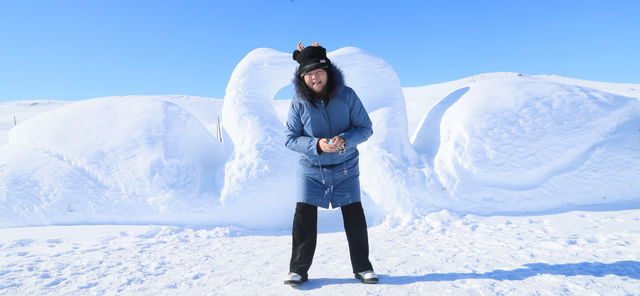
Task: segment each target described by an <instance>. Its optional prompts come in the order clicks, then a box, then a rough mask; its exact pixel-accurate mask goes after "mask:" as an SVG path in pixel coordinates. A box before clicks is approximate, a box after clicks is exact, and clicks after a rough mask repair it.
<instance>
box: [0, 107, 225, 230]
mask: <svg viewBox="0 0 640 296" xmlns="http://www.w3.org/2000/svg"><path fill="white" fill-rule="evenodd" d="M2 152H3V153H2V154H1V155H2V156H0V168H2V170H0V180H2V182H1V183H0V186H2V187H5V188H3V190H0V201H1V204H0V212H1V213H3V215H2V218H0V225H3V226H11V225H25V223H28V224H30V225H34V224H65V223H78V222H80V221H82V222H85V223H100V222H105V221H106V222H114V221H118V222H128V223H135V222H137V221H154V222H159V221H163V220H165V221H166V220H169V221H171V218H166V217H169V216H171V215H172V214H176V215H177V213H186V212H193V211H196V212H197V211H198V209H195V210H194V206H195V205H201V207H206V206H212V205H215V203H216V200H217V196H218V195H219V192H220V187H221V186H220V184H219V183H220V182H219V181H218V180H217V177H216V175H217V173H218V171H219V170H220V168H221V167H222V165H223V164H224V161H225V150H224V146H223V144H222V143H220V142H219V141H218V140H217V139H216V138H215V137H213V136H212V135H211V133H209V132H208V131H207V129H206V128H205V127H204V126H203V125H202V124H201V123H200V121H198V120H197V119H196V118H195V117H194V116H193V115H192V114H191V113H189V112H187V111H185V110H184V109H183V108H181V107H180V106H178V105H176V104H173V103H170V102H167V101H163V100H157V99H151V98H144V97H140V98H136V99H130V98H126V97H124V98H105V99H94V100H88V101H81V102H76V103H72V104H68V105H66V106H63V107H60V108H57V109H55V110H52V111H49V112H46V113H44V114H41V115H39V116H36V117H33V118H31V119H29V120H27V121H25V122H22V123H21V124H19V125H18V126H16V127H15V128H14V129H12V130H11V132H10V133H9V144H8V145H5V146H3V147H2ZM7 213H9V215H6V214H7ZM26 221H28V222H26Z"/></svg>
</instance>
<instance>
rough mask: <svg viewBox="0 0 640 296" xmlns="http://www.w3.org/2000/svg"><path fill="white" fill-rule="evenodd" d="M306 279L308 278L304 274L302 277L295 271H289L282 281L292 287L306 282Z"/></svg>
mask: <svg viewBox="0 0 640 296" xmlns="http://www.w3.org/2000/svg"><path fill="white" fill-rule="evenodd" d="M307 280H309V278H308V277H306V276H304V277H303V276H301V275H299V274H297V273H295V272H290V273H289V274H288V275H287V279H286V280H285V281H284V284H285V285H289V286H292V287H296V286H299V285H301V284H302V283H304V282H306V281H307Z"/></svg>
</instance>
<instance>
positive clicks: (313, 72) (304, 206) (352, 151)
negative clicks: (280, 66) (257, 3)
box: [285, 42, 378, 286]
mask: <svg viewBox="0 0 640 296" xmlns="http://www.w3.org/2000/svg"><path fill="white" fill-rule="evenodd" d="M293 59H294V60H296V61H297V62H298V63H299V66H298V68H297V70H296V75H295V78H294V85H295V90H296V94H295V96H294V98H293V99H292V100H291V107H290V109H289V116H288V118H287V131H286V138H287V139H286V144H285V145H286V146H287V147H288V148H289V149H291V150H293V151H296V152H299V153H300V160H299V165H298V182H297V194H298V203H297V204H296V212H295V215H294V218H293V231H292V234H293V245H292V252H291V262H290V265H289V274H288V276H287V279H286V280H285V284H288V285H293V286H296V285H299V284H302V283H304V282H306V281H307V280H308V274H307V271H308V270H309V267H311V262H312V260H313V254H314V252H315V248H316V237H317V223H318V207H323V208H328V207H329V205H331V206H332V207H333V208H336V207H340V209H341V210H342V218H343V222H344V228H345V232H346V234H347V240H348V242H349V255H350V256H351V266H352V268H353V273H354V275H355V277H356V278H357V279H360V280H362V282H363V283H377V282H378V277H377V275H376V274H375V273H374V272H373V268H372V266H371V262H370V261H369V242H368V236H367V222H366V220H365V216H364V211H363V210H362V204H361V203H360V182H359V179H358V177H359V175H360V173H359V168H358V149H356V146H357V145H358V144H360V143H362V142H364V141H366V140H367V139H368V138H369V137H370V136H371V134H372V133H373V130H372V129H371V120H370V119H369V115H368V114H367V111H366V110H365V109H364V107H363V106H362V102H360V99H359V98H358V96H357V95H356V93H355V92H354V91H353V90H352V89H351V88H349V87H348V86H346V85H344V79H343V77H342V73H341V72H340V70H339V69H338V68H337V67H335V66H333V65H332V64H331V61H330V60H329V59H328V58H327V54H326V50H325V49H324V48H323V47H321V46H319V45H318V43H317V42H314V43H313V45H312V46H310V47H306V48H304V47H303V46H302V44H301V43H298V50H296V51H294V52H293Z"/></svg>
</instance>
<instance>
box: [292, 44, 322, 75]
mask: <svg viewBox="0 0 640 296" xmlns="http://www.w3.org/2000/svg"><path fill="white" fill-rule="evenodd" d="M293 59H294V60H295V61H296V62H298V64H300V66H298V72H297V73H296V74H297V75H298V77H302V76H304V74H306V73H307V72H311V71H313V70H316V69H329V67H331V61H330V60H329V59H328V58H327V50H326V49H324V47H322V46H320V45H318V42H314V43H313V44H312V45H311V46H309V47H304V46H302V43H298V49H296V50H295V51H294V52H293Z"/></svg>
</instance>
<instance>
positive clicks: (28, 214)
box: [0, 48, 640, 229]
mask: <svg viewBox="0 0 640 296" xmlns="http://www.w3.org/2000/svg"><path fill="white" fill-rule="evenodd" d="M329 56H330V58H331V59H332V60H333V61H334V63H335V64H337V65H338V66H339V67H340V68H341V69H342V70H343V71H344V73H345V78H346V81H347V83H348V84H349V85H350V86H352V87H353V88H354V89H355V91H356V92H357V93H358V94H359V96H360V98H361V99H362V101H363V103H364V105H365V107H366V108H367V110H368V111H369V113H370V116H371V118H372V120H373V123H374V136H373V137H372V138H371V139H370V140H369V141H368V142H366V143H365V144H363V145H360V146H359V149H360V151H361V159H360V164H361V168H362V172H361V174H362V175H361V183H362V189H363V193H364V194H363V202H364V203H365V204H366V206H367V207H368V208H369V209H371V210H369V211H368V212H367V215H368V216H369V218H370V219H372V220H379V219H383V218H385V217H387V218H389V219H391V220H397V221H407V220H410V219H412V218H415V217H421V216H424V215H426V214H428V213H432V212H434V211H438V210H441V209H447V210H452V211H459V212H463V213H477V214H492V213H504V212H513V213H531V212H539V211H545V210H553V209H572V208H575V207H577V206H586V205H606V204H609V205H612V204H619V203H625V202H632V201H639V200H640V146H638V145H637V143H640V85H629V84H613V83H601V82H589V81H582V80H576V79H571V78H565V77H560V76H554V75H542V76H527V75H522V74H518V73H488V74H482V75H476V76H473V77H469V78H465V79H461V80H457V81H452V82H447V83H442V84H435V85H428V86H424V87H413V88H404V89H403V88H401V86H400V81H399V79H398V77H397V75H396V73H395V71H394V70H393V68H392V67H391V66H390V65H389V64H388V63H386V62H385V61H384V60H382V59H380V58H379V57H376V56H374V55H372V54H370V53H367V52H365V51H362V50H360V49H357V48H343V49H340V50H337V51H334V52H332V53H329ZM294 69H295V63H294V62H293V61H292V60H291V58H290V56H289V54H288V53H282V52H278V51H275V50H271V49H257V50H255V51H253V52H251V53H250V54H249V55H247V57H246V58H245V59H244V60H243V61H241V62H240V63H239V64H238V66H237V67H236V69H235V71H234V73H233V74H232V76H231V79H230V82H229V85H228V87H227V94H226V96H225V98H224V100H221V99H210V98H201V97H189V96H124V97H107V98H97V99H92V100H86V101H78V102H60V101H29V102H6V103H0V116H2V118H1V120H0V227H8V226H25V225H49V224H78V223H79V224H85V223H88V224H94V223H134V224H135V223H169V224H181V225H184V224H191V225H194V224H199V225H201V224H208V225H239V226H244V227H249V228H272V229H282V228H286V227H288V226H289V224H290V218H291V213H290V212H291V211H292V205H291V204H292V202H293V194H292V188H291V187H292V186H291V185H290V184H291V182H292V180H293V176H294V172H295V159H296V158H297V156H296V155H295V153H293V152H291V151H288V150H287V149H286V148H285V147H284V145H283V133H282V131H283V130H284V125H283V122H284V120H285V118H286V112H287V111H288V101H286V100H278V101H274V100H273V97H274V95H275V94H276V93H277V91H278V90H279V89H281V88H282V87H284V86H286V85H288V84H290V83H291V78H292V77H291V75H292V73H293V71H294ZM13 116H15V117H16V119H17V120H16V122H17V123H18V124H17V126H15V127H14V126H13V125H14V122H13ZM218 120H221V121H222V128H223V132H222V137H223V140H224V143H222V142H220V141H219V140H218V137H217V135H218ZM321 219H322V213H321Z"/></svg>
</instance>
